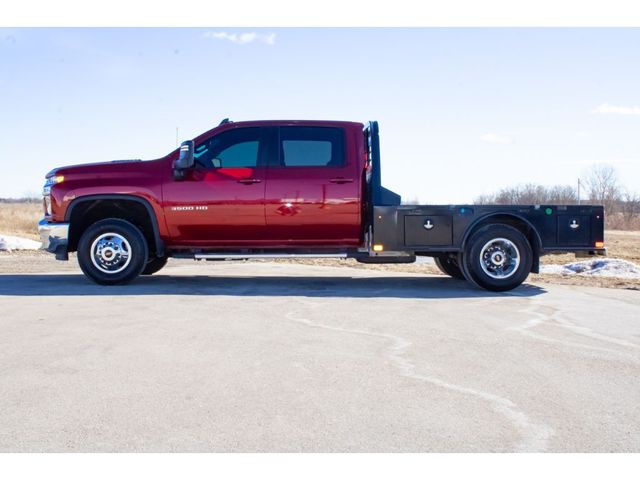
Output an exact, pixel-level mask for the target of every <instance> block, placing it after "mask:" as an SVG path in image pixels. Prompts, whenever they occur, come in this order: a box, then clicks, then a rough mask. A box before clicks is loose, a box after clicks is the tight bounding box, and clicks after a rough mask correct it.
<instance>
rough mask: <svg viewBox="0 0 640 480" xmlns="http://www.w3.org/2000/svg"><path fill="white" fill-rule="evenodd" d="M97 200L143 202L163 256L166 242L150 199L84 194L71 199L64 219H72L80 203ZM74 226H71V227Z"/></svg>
mask: <svg viewBox="0 0 640 480" xmlns="http://www.w3.org/2000/svg"><path fill="white" fill-rule="evenodd" d="M96 200H129V201H133V202H138V203H140V204H142V205H143V206H144V207H145V208H146V210H147V213H148V214H149V218H150V219H151V228H152V229H153V238H154V241H155V244H156V254H157V256H159V257H163V256H164V254H165V246H164V242H163V241H162V239H161V238H160V230H159V229H158V219H157V217H156V213H155V211H154V210H153V207H152V206H151V204H150V203H149V201H148V200H147V199H145V198H142V197H139V196H137V195H126V194H108V193H105V194H96V195H84V196H82V197H78V198H75V199H73V200H72V201H71V203H70V204H69V206H68V207H67V211H66V212H65V215H64V219H65V221H66V222H70V221H71V214H72V213H73V209H74V208H75V207H77V206H78V205H80V204H82V203H84V202H91V201H96ZM71 228H73V226H71V227H70V229H71Z"/></svg>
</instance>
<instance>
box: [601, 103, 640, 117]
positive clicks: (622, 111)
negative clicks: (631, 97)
mask: <svg viewBox="0 0 640 480" xmlns="http://www.w3.org/2000/svg"><path fill="white" fill-rule="evenodd" d="M591 113H614V114H617V115H640V107H635V106H634V107H621V106H618V105H611V104H609V103H603V104H602V105H600V106H599V107H597V108H596V109H594V110H593V111H592V112H591Z"/></svg>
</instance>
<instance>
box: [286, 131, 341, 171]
mask: <svg viewBox="0 0 640 480" xmlns="http://www.w3.org/2000/svg"><path fill="white" fill-rule="evenodd" d="M343 145H344V142H343V134H342V130H341V129H339V128H327V127H282V128H281V129H280V165H281V166H284V167H340V166H342V165H344V146H343Z"/></svg>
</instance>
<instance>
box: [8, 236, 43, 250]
mask: <svg viewBox="0 0 640 480" xmlns="http://www.w3.org/2000/svg"><path fill="white" fill-rule="evenodd" d="M41 246H42V244H41V243H40V242H36V241H35V240H30V239H28V238H22V237H12V236H10V235H0V251H7V252H10V251H11V250H39V249H40V247H41Z"/></svg>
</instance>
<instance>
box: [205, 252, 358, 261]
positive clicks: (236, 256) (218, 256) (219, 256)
mask: <svg viewBox="0 0 640 480" xmlns="http://www.w3.org/2000/svg"><path fill="white" fill-rule="evenodd" d="M347 257H348V254H346V253H196V254H195V255H194V256H193V258H195V259H196V260H250V259H253V258H347Z"/></svg>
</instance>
